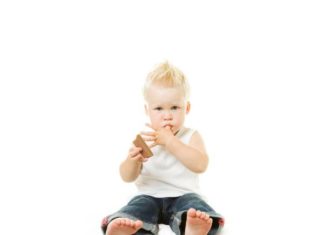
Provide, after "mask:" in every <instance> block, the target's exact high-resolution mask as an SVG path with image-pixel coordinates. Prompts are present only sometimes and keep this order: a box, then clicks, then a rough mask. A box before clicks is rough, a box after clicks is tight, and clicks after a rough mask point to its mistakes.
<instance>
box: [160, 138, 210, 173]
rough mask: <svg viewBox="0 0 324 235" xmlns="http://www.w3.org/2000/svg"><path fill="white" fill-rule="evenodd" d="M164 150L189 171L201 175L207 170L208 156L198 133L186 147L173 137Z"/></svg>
mask: <svg viewBox="0 0 324 235" xmlns="http://www.w3.org/2000/svg"><path fill="white" fill-rule="evenodd" d="M165 148H166V149H167V150H168V151H169V152H170V153H171V154H173V155H174V156H175V157H176V158H177V159H178V160H179V161H181V162H182V164H183V165H185V166H186V167H187V168H188V169H189V170H191V171H193V172H196V173H202V172H204V171H205V170H206V169H207V166H208V156H207V154H206V151H205V147H204V143H203V140H202V138H201V136H200V134H199V133H198V132H195V133H194V134H193V135H192V137H191V140H190V142H189V144H188V145H186V144H184V143H183V142H181V141H180V140H179V139H178V138H177V137H176V136H173V137H172V139H170V140H169V141H168V142H167V143H166V145H165Z"/></svg>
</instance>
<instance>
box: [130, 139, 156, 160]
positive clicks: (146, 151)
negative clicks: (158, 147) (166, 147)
mask: <svg viewBox="0 0 324 235" xmlns="http://www.w3.org/2000/svg"><path fill="white" fill-rule="evenodd" d="M133 144H134V145H135V146H136V147H140V148H142V152H141V153H142V155H143V157H152V156H153V153H152V151H151V149H150V148H149V147H148V146H147V144H146V143H145V141H144V140H143V138H142V136H141V135H137V136H136V139H135V140H134V141H133Z"/></svg>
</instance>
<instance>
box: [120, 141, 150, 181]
mask: <svg viewBox="0 0 324 235" xmlns="http://www.w3.org/2000/svg"><path fill="white" fill-rule="evenodd" d="M141 151H142V148H138V147H135V146H133V147H132V148H131V149H130V150H129V153H128V156H127V158H126V159H125V160H124V161H123V162H122V163H121V164H120V168H119V173H120V176H121V178H122V179H123V180H124V181H125V182H132V181H134V180H136V179H137V177H138V176H139V174H140V172H141V169H142V164H143V162H145V161H146V160H147V159H145V158H144V157H143V155H142V154H141V153H140V152H141Z"/></svg>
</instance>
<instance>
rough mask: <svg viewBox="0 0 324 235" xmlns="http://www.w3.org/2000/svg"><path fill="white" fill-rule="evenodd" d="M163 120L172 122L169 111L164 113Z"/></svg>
mask: <svg viewBox="0 0 324 235" xmlns="http://www.w3.org/2000/svg"><path fill="white" fill-rule="evenodd" d="M163 119H164V120H172V113H171V111H167V110H166V111H165V113H164V115H163Z"/></svg>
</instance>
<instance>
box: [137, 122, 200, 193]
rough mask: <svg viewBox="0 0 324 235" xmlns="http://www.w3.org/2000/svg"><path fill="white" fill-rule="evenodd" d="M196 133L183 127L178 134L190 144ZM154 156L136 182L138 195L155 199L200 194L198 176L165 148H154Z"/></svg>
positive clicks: (179, 137)
mask: <svg viewBox="0 0 324 235" xmlns="http://www.w3.org/2000/svg"><path fill="white" fill-rule="evenodd" d="M194 132H195V131H194V130H192V129H189V128H185V127H183V128H182V129H180V131H179V132H178V133H177V134H176V136H177V137H178V139H179V140H181V141H182V142H183V143H185V144H188V143H189V141H190V139H191V137H192V134H193V133H194ZM152 152H153V154H154V155H153V156H152V157H151V158H150V159H149V160H148V161H147V162H144V163H143V168H142V171H141V174H140V175H139V177H138V178H137V179H136V181H135V185H136V186H137V189H138V194H146V195H150V196H153V197H178V196H181V195H184V194H186V193H197V194H200V188H199V177H198V174H197V173H195V172H193V171H191V170H189V169H188V168H186V167H185V166H184V165H183V164H182V163H181V162H180V161H178V160H177V159H176V158H175V157H174V156H173V155H172V154H170V153H169V152H167V151H166V150H165V148H164V147H162V146H159V145H158V146H156V147H154V148H152Z"/></svg>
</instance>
